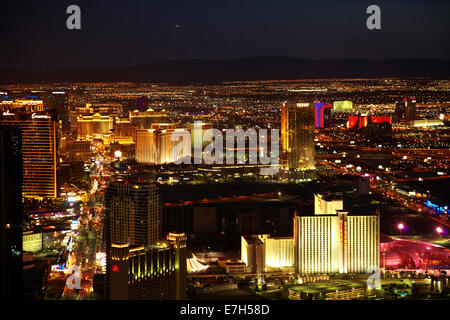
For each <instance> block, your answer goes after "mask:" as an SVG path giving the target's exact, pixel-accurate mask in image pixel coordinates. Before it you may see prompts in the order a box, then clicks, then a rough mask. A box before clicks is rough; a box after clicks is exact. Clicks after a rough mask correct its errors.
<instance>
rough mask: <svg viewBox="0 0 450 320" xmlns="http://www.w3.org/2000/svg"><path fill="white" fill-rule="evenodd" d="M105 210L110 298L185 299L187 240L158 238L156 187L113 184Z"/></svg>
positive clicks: (106, 280) (157, 197) (108, 293)
mask: <svg viewBox="0 0 450 320" xmlns="http://www.w3.org/2000/svg"><path fill="white" fill-rule="evenodd" d="M105 208H106V210H105V225H104V230H105V238H106V239H105V240H106V278H105V290H104V292H105V298H106V299H111V300H118V299H119V300H128V299H140V300H147V299H185V291H186V290H185V289H184V288H185V286H186V285H185V282H186V275H185V274H186V272H185V271H184V273H183V270H185V268H186V266H185V265H186V252H185V249H183V250H180V249H182V248H184V247H185V245H186V238H185V236H184V235H180V237H181V238H178V237H176V236H173V239H172V238H171V239H168V241H165V240H162V241H159V238H158V234H159V217H160V210H161V208H160V203H159V190H158V187H157V185H156V184H148V183H128V182H113V183H111V184H110V185H109V187H108V190H107V192H106V195H105ZM180 272H182V274H180Z"/></svg>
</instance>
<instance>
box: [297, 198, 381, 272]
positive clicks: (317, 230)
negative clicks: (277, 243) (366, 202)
mask: <svg viewBox="0 0 450 320" xmlns="http://www.w3.org/2000/svg"><path fill="white" fill-rule="evenodd" d="M340 201H341V204H339V203H338V201H337V199H336V198H333V199H331V198H330V199H329V198H327V197H326V196H323V195H315V203H316V208H315V210H316V214H314V215H311V216H296V217H295V218H294V266H295V272H296V273H300V274H313V273H365V272H367V270H368V268H369V267H370V266H373V265H375V266H379V264H380V218H379V216H378V215H352V214H349V213H348V212H347V211H345V210H342V209H336V207H338V208H342V200H340ZM321 202H322V204H323V202H328V204H325V205H323V206H321V209H319V213H317V209H318V208H317V205H318V204H320V203H321ZM324 208H329V209H330V211H327V210H323V209H324Z"/></svg>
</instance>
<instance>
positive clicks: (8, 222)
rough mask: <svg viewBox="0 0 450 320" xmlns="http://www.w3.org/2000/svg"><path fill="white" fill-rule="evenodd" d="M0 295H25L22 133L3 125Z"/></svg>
mask: <svg viewBox="0 0 450 320" xmlns="http://www.w3.org/2000/svg"><path fill="white" fill-rule="evenodd" d="M0 222H1V225H0V228H1V229H0V247H1V258H0V259H1V263H0V282H1V299H17V298H21V297H22V136H21V132H20V130H19V129H18V128H15V127H11V126H1V125H0Z"/></svg>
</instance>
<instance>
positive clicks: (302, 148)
mask: <svg viewBox="0 0 450 320" xmlns="http://www.w3.org/2000/svg"><path fill="white" fill-rule="evenodd" d="M314 127H315V105H314V103H297V102H284V103H283V105H282V107H281V151H282V153H281V168H282V169H283V170H293V171H302V170H309V169H314Z"/></svg>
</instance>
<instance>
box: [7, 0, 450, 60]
mask: <svg viewBox="0 0 450 320" xmlns="http://www.w3.org/2000/svg"><path fill="white" fill-rule="evenodd" d="M9 2H11V3H5V1H2V7H1V9H0V41H1V49H0V68H21V69H59V68H72V67H92V66H129V65H136V64H141V63H148V62H154V61H158V60H172V59H224V58H239V57H251V56H272V55H289V56H293V57H304V58H316V59H334V58H364V59H409V58H433V59H449V58H450V54H449V53H450V45H449V38H450V37H449V30H450V22H449V21H450V19H449V12H450V1H448V0H442V1H440V0H423V1H418V0H412V1H411V0H410V1H404V0H396V1H379V0H376V1H374V0H370V1H365V0H362V1H350V0H346V1H337V0H314V1H301V0H294V1H283V0H276V1H275V0H273V1H268V0H259V1H242V0H241V1H226V0H220V1H217V0H189V1H188V0H185V1H178V0H164V1H163V0H161V1H152V0H135V1H133V0H128V1H126V0H122V1H105V0H89V1H79V0H72V1H65V0H59V1H58V0H54V1H45V0H39V1H19V0H14V1H9ZM71 4H77V5H79V6H80V8H81V16H82V29H81V30H75V31H70V30H68V29H67V28H66V19H67V17H68V15H67V14H66V8H67V7H68V6H69V5H71ZM371 4H377V5H379V6H380V7H381V27H382V29H381V30H368V29H367V28H366V19H367V17H368V15H367V14H366V13H365V12H366V8H367V6H368V5H371ZM177 25H178V27H177Z"/></svg>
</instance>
